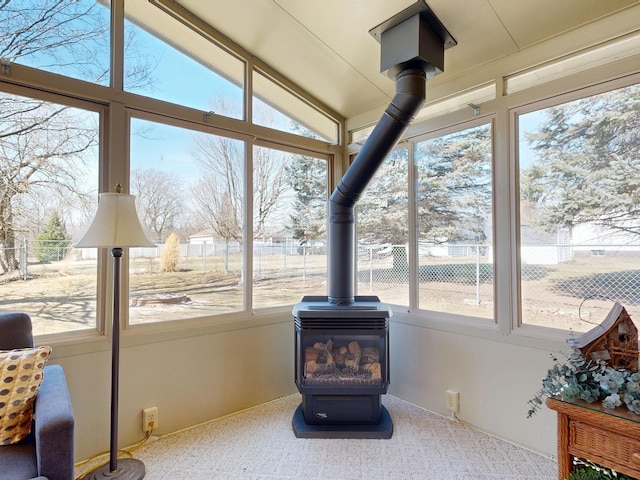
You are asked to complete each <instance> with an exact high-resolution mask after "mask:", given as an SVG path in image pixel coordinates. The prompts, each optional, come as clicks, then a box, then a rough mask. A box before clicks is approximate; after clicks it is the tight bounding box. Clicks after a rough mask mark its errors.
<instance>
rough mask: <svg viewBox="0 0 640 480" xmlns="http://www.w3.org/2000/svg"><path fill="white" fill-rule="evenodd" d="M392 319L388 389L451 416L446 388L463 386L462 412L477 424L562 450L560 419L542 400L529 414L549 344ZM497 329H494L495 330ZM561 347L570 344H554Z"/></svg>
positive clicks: (548, 450)
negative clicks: (539, 407) (527, 343)
mask: <svg viewBox="0 0 640 480" xmlns="http://www.w3.org/2000/svg"><path fill="white" fill-rule="evenodd" d="M404 320H405V319H403V318H401V315H395V316H394V321H393V322H392V326H391V333H390V335H391V365H392V367H391V387H390V389H389V393H391V394H393V395H395V396H397V397H399V398H402V399H403V400H406V401H408V402H411V403H414V404H416V405H420V406H422V407H424V408H426V409H428V410H430V411H433V412H435V413H439V414H441V415H445V416H449V412H448V411H447V409H446V407H445V391H446V390H448V389H451V390H455V391H458V392H460V411H459V413H458V414H457V416H458V418H459V419H460V420H461V421H462V422H464V423H465V424H468V425H470V426H472V427H474V428H477V429H479V430H481V431H484V432H487V433H490V434H492V435H495V436H497V437H499V438H502V439H505V440H508V441H510V442H512V443H515V444H518V445H521V446H523V447H525V448H528V449H530V450H533V451H536V452H539V453H542V454H545V455H548V456H555V455H556V422H555V415H554V414H553V412H551V411H549V410H548V409H546V408H543V409H542V410H541V411H540V412H539V413H537V414H536V415H534V416H533V417H532V418H530V419H528V418H527V411H528V404H527V401H528V400H529V399H530V398H532V397H533V395H534V394H535V393H536V392H537V391H538V389H539V388H540V386H541V383H540V381H541V379H542V377H543V376H544V375H545V373H546V371H547V370H548V368H549V367H550V366H551V364H552V362H551V359H550V356H549V353H550V350H549V349H547V348H540V349H538V348H531V347H526V346H521V345H517V344H513V343H506V342H505V338H504V337H503V336H502V335H501V334H499V333H497V332H495V334H496V337H501V338H502V340H501V341H496V340H493V339H487V338H481V337H478V336H469V335H466V334H464V333H452V332H447V331H443V330H439V329H434V328H425V327H421V326H415V325H409V324H406V323H403V322H404ZM488 336H491V335H488ZM551 348H552V350H553V351H554V352H558V351H560V350H562V349H564V350H565V351H566V345H563V344H562V343H558V344H557V345H555V346H552V347H551Z"/></svg>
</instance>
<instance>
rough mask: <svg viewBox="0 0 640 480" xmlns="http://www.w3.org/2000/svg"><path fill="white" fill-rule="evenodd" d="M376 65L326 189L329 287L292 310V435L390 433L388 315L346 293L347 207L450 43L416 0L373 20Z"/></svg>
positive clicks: (350, 250)
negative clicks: (374, 80) (356, 145)
mask: <svg viewBox="0 0 640 480" xmlns="http://www.w3.org/2000/svg"><path fill="white" fill-rule="evenodd" d="M369 33H371V35H372V36H373V37H374V38H375V39H376V40H378V41H379V42H380V45H381V50H382V55H381V61H380V70H381V72H385V73H387V74H388V75H389V76H391V77H393V78H395V83H396V95H395V96H394V97H393V100H392V101H391V103H390V104H389V106H388V107H387V108H386V110H385V112H384V115H383V116H382V118H381V119H380V121H379V122H378V124H377V125H376V126H375V128H374V129H373V132H371V135H370V136H369V138H368V139H367V141H366V142H365V143H364V145H363V146H362V148H361V149H360V151H359V152H358V155H356V158H355V159H354V160H353V163H352V164H351V165H350V166H349V168H348V169H347V171H346V172H345V174H344V176H343V177H342V179H341V180H340V182H339V183H338V185H337V186H336V188H335V190H334V191H333V193H332V194H331V197H330V199H329V226H328V227H329V229H328V237H327V240H328V257H329V263H328V292H327V293H328V295H327V296H326V297H323V296H318V297H304V298H303V299H302V301H301V302H300V303H298V304H297V305H296V306H295V307H294V309H293V316H294V317H295V334H296V344H295V354H296V359H295V362H296V363H295V377H296V378H295V380H296V385H297V386H298V389H299V391H300V393H302V404H301V405H300V406H299V407H298V409H297V410H296V413H295V414H294V417H293V429H294V432H295V434H296V436H298V437H323V438H390V437H391V435H392V431H393V424H392V421H391V417H390V416H389V413H388V412H387V410H386V409H385V408H384V406H383V405H382V403H381V396H382V394H384V393H386V392H387V388H388V386H389V317H391V310H390V309H389V308H388V307H386V306H385V305H383V304H381V303H380V301H379V300H378V298H377V297H373V296H371V297H365V296H355V295H354V291H355V271H356V262H355V252H356V248H355V215H354V207H355V205H356V203H357V202H358V200H359V199H360V196H361V195H362V193H363V192H364V190H365V189H366V187H367V185H368V183H369V182H370V181H371V179H372V178H373V176H374V175H375V173H376V171H377V170H378V167H379V166H380V165H381V164H382V162H383V161H384V159H385V158H386V157H387V155H388V154H389V153H390V152H391V150H392V149H393V147H394V146H395V145H396V144H397V143H398V140H400V138H401V137H402V135H403V134H404V132H405V131H406V129H407V127H408V126H409V124H410V123H411V121H412V120H413V118H414V116H415V114H416V113H417V112H418V111H419V110H420V108H421V107H422V105H423V104H424V100H425V85H426V81H427V79H429V78H431V77H433V76H434V75H437V74H438V73H441V72H442V71H443V69H444V50H445V48H448V47H451V46H453V45H455V44H456V42H455V40H454V39H453V37H452V36H451V35H450V34H449V32H448V31H447V29H446V28H445V27H444V26H443V25H442V24H441V23H440V21H439V20H438V18H437V17H436V16H435V14H434V13H433V12H432V11H431V9H430V8H429V7H428V6H427V4H426V3H425V2H424V1H423V0H420V1H418V2H416V3H415V4H414V5H412V6H410V7H409V8H406V9H405V10H403V11H402V12H400V13H398V14H397V15H395V16H393V17H392V18H390V19H388V20H387V21H385V22H383V23H381V24H380V25H378V26H377V27H375V28H373V29H372V30H371V31H370V32H369Z"/></svg>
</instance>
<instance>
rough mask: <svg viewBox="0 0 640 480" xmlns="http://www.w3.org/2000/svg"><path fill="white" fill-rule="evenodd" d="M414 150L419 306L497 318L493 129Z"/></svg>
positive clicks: (472, 130) (443, 138)
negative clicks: (495, 305) (494, 271)
mask: <svg viewBox="0 0 640 480" xmlns="http://www.w3.org/2000/svg"><path fill="white" fill-rule="evenodd" d="M415 152H416V153H415V155H416V159H415V164H416V175H417V189H416V201H417V204H418V205H417V214H418V258H419V260H418V265H419V273H418V275H419V277H418V282H419V299H418V303H419V305H420V308H422V309H428V310H434V311H437V312H445V313H453V314H461V315H471V316H476V317H483V318H493V316H494V315H493V245H492V238H493V233H492V232H493V216H492V210H493V206H492V204H493V202H492V160H491V127H490V126H489V125H482V126H479V127H475V128H470V129H467V130H462V131H460V132H455V133H451V134H448V135H443V136H441V137H437V138H434V139H431V140H426V141H423V142H420V143H417V144H416V147H415Z"/></svg>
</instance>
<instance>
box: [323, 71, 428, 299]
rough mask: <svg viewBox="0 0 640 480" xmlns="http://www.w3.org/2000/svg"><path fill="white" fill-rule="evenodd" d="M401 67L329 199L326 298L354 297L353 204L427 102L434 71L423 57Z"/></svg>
mask: <svg viewBox="0 0 640 480" xmlns="http://www.w3.org/2000/svg"><path fill="white" fill-rule="evenodd" d="M398 70H399V71H398V73H397V74H396V95H395V97H394V98H393V100H392V101H391V103H390V104H389V106H388V107H387V109H386V110H385V112H384V114H383V116H382V118H381V119H380V121H379V122H378V124H377V125H376V127H375V128H374V130H373V132H372V133H371V135H370V136H369V138H368V139H367V141H366V142H365V144H364V145H363V146H362V149H361V150H360V152H359V153H358V155H357V156H356V158H355V160H354V161H353V163H352V164H351V166H350V167H349V168H348V169H347V171H346V172H345V174H344V176H343V177H342V180H341V181H340V183H339V184H338V186H337V187H336V189H335V190H334V192H333V193H332V195H331V197H330V199H329V231H328V248H329V251H328V255H329V278H328V280H329V285H328V301H329V302H330V303H333V304H337V305H349V304H351V303H353V302H354V289H355V282H354V280H355V277H354V276H355V270H356V249H355V215H354V208H355V205H356V203H357V202H358V200H359V199H360V196H361V195H362V193H363V192H364V190H365V189H366V187H367V185H368V184H369V182H370V181H371V179H372V178H373V176H374V175H375V173H376V171H377V170H378V168H379V167H380V165H381V164H382V162H383V161H384V160H385V158H386V157H387V155H389V153H390V152H391V150H392V149H393V148H394V147H395V145H396V144H397V143H398V140H400V138H401V137H402V135H403V134H404V132H405V131H406V129H407V127H408V126H409V124H410V123H411V121H412V120H413V118H414V116H415V115H416V113H417V112H418V111H419V110H420V108H421V107H422V105H423V104H424V100H425V85H426V81H427V77H429V78H430V77H431V76H433V75H434V74H435V68H434V67H433V66H432V65H430V64H428V63H424V62H410V63H409V64H405V65H401V66H400V67H399V68H398Z"/></svg>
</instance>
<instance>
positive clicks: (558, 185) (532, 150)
mask: <svg viewBox="0 0 640 480" xmlns="http://www.w3.org/2000/svg"><path fill="white" fill-rule="evenodd" d="M518 125H519V151H518V153H519V155H518V156H519V174H520V179H519V183H520V282H521V294H522V299H521V305H522V306H521V309H522V311H521V315H522V322H523V323H526V324H534V325H542V326H548V327H555V328H562V329H568V328H571V329H573V330H575V331H585V330H589V329H591V328H592V327H593V324H594V323H595V324H599V323H600V322H602V321H603V320H604V318H605V317H606V315H607V313H608V312H609V310H610V309H611V307H612V302H614V301H618V302H620V303H622V304H623V305H627V306H635V305H637V304H638V303H639V302H640V293H639V290H638V287H637V286H638V284H639V283H640V270H638V268H637V267H636V266H635V265H636V264H637V261H638V256H639V255H640V237H639V235H640V210H638V205H639V204H640V198H639V196H638V192H640V175H638V172H639V171H640V141H639V139H638V131H639V129H640V86H638V85H634V86H630V87H627V88H623V89H619V90H614V91H611V92H607V93H603V94H600V95H595V96H592V97H588V98H584V99H580V100H576V101H573V102H569V103H564V104H561V105H556V106H553V107H550V108H546V109H543V110H538V111H535V112H531V113H527V114H524V115H520V116H519V117H518Z"/></svg>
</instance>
